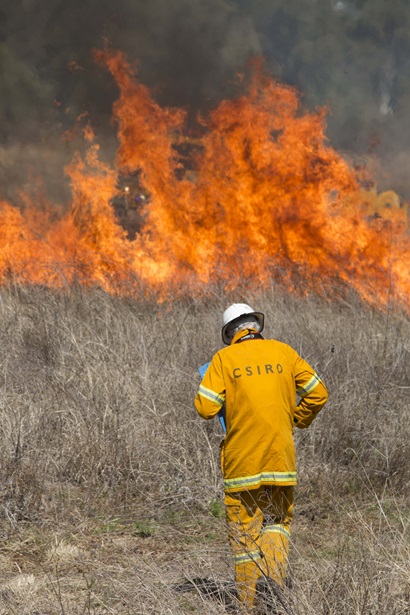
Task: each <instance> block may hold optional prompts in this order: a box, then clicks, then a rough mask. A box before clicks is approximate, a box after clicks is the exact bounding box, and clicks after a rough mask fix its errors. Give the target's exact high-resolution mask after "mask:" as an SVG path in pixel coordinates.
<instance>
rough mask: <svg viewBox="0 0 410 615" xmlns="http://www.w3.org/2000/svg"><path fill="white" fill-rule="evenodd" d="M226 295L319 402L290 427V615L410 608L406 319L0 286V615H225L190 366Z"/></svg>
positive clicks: (313, 307)
mask: <svg viewBox="0 0 410 615" xmlns="http://www.w3.org/2000/svg"><path fill="white" fill-rule="evenodd" d="M232 299H235V300H245V301H247V302H249V303H251V305H253V306H254V307H255V308H257V309H260V310H263V311H264V312H265V313H266V321H267V326H266V330H265V333H266V336H270V337H276V338H278V339H281V340H283V341H285V342H288V343H290V344H291V345H293V346H294V347H295V348H296V349H297V350H298V351H299V352H300V354H301V355H303V356H304V357H305V358H306V359H307V360H308V361H309V362H310V363H311V364H312V365H314V366H315V368H316V369H317V370H318V371H319V373H320V374H321V375H322V376H323V378H324V380H325V382H326V384H327V386H328V389H329V391H330V398H329V402H328V404H327V406H326V408H325V409H324V410H323V412H322V413H321V415H320V416H319V418H318V419H317V421H316V422H315V423H314V424H313V426H312V427H311V428H310V429H309V430H307V431H304V432H299V433H296V434H295V436H296V441H297V450H298V460H299V485H298V488H297V499H296V517H295V522H294V525H293V535H292V552H291V562H290V566H291V580H292V587H291V588H289V589H287V591H286V601H287V612H288V613H292V615H405V614H407V615H408V614H410V540H409V537H410V403H409V393H410V322H409V319H408V317H407V316H405V315H403V314H401V313H399V312H396V311H395V309H394V306H392V307H391V308H390V309H389V310H388V311H385V312H380V313H379V312H377V311H376V310H374V309H370V308H367V307H365V306H363V305H361V304H360V303H359V302H357V300H355V299H353V298H352V300H351V301H348V300H346V301H344V302H331V301H330V300H329V301H326V300H324V299H321V300H319V299H315V298H313V297H310V298H305V299H300V298H296V297H294V296H289V295H287V294H286V293H283V292H281V291H280V289H278V288H272V289H270V290H269V291H265V292H263V293H259V294H255V295H250V294H244V296H240V295H236V296H235V297H227V296H226V295H225V294H224V293H223V292H222V291H221V292H217V291H215V294H214V297H211V298H208V299H202V300H200V299H184V300H179V299H176V300H175V301H174V302H170V303H168V304H158V303H157V302H155V301H154V300H152V301H150V300H146V299H143V298H136V299H124V298H118V297H110V296H108V295H105V294H104V293H102V292H100V291H84V290H82V289H80V288H74V289H72V290H70V291H64V292H63V291H61V292H59V291H50V290H47V289H43V288H38V287H30V286H26V287H25V286H18V285H10V287H7V288H6V287H4V288H3V289H1V290H0V358H1V371H0V376H1V388H0V468H1V478H0V545H1V548H0V614H2V615H57V614H61V615H80V614H94V615H106V614H115V615H131V614H138V615H140V614H141V615H143V614H144V615H151V614H152V615H153V614H172V615H179V614H183V613H198V614H199V613H201V614H219V613H225V612H228V613H229V612H234V611H235V607H236V606H237V605H236V600H235V594H234V591H233V567H232V563H231V559H230V553H229V548H228V543H227V539H226V535H225V527H224V512H223V506H222V481H221V475H220V471H219V462H218V452H219V442H220V439H221V431H220V427H219V424H218V423H217V422H216V421H211V422H205V421H202V420H201V419H200V418H199V417H197V415H196V413H195V410H194V408H193V397H194V394H195V391H196V388H197V386H198V383H199V375H198V373H197V367H198V366H199V365H201V364H202V363H204V362H205V361H207V360H209V358H210V357H211V356H212V354H213V353H214V352H215V351H216V350H217V349H218V348H219V347H220V315H221V312H222V311H223V309H225V308H226V307H227V305H229V303H230V302H231V300H232Z"/></svg>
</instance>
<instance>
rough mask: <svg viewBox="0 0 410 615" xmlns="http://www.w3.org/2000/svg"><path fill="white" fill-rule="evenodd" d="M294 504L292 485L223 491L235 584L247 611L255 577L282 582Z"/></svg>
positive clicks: (252, 599)
mask: <svg viewBox="0 0 410 615" xmlns="http://www.w3.org/2000/svg"><path fill="white" fill-rule="evenodd" d="M293 506H294V501H293V487H292V486H283V487H282V486H275V485H267V486H264V487H259V488H258V489H252V490H248V491H237V492H234V493H225V507H226V520H227V523H228V532H229V541H230V545H231V549H232V553H233V557H234V562H235V577H236V584H237V589H238V595H239V600H240V601H241V602H242V605H243V607H244V608H245V609H246V612H251V610H252V607H253V603H254V599H255V592H256V583H257V580H258V578H260V577H269V578H270V579H273V580H274V581H276V582H277V583H278V584H279V585H280V586H283V585H284V582H285V578H286V571H287V565H288V551H289V539H290V524H291V522H292V518H293Z"/></svg>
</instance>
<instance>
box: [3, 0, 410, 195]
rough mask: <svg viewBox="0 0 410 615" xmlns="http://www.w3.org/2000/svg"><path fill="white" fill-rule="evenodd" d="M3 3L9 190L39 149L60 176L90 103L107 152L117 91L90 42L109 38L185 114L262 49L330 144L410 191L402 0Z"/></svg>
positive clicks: (212, 101)
mask: <svg viewBox="0 0 410 615" xmlns="http://www.w3.org/2000/svg"><path fill="white" fill-rule="evenodd" d="M3 4H4V5H5V6H2V8H1V9H0V88H1V92H2V96H1V97H0V148H1V155H0V181H1V183H2V185H3V189H2V193H3V194H2V195H1V196H3V195H5V194H7V193H9V192H10V190H11V188H10V184H11V183H16V182H17V184H18V183H20V184H21V183H22V181H23V179H24V172H25V171H24V169H25V168H26V167H28V166H30V168H31V170H32V172H34V171H35V169H34V170H33V160H34V162H39V161H42V162H41V164H40V165H39V167H41V169H43V168H44V169H45V172H46V174H48V175H49V178H50V180H51V182H52V183H53V182H54V183H57V182H56V177H57V175H58V174H57V175H56V173H55V170H54V168H55V163H56V161H57V160H60V159H62V160H66V158H67V150H66V149H65V146H61V145H60V143H61V142H62V136H63V134H64V132H65V131H66V130H67V129H69V128H70V127H71V126H72V125H73V124H74V123H75V121H76V118H77V117H78V116H79V115H80V114H82V113H84V112H87V113H88V114H89V117H90V119H91V121H92V124H93V126H94V127H95V129H96V131H97V134H98V139H99V141H100V142H101V141H102V142H103V143H104V152H105V153H106V155H107V156H110V155H111V153H112V151H113V150H114V149H115V133H114V129H113V127H112V125H111V124H110V116H111V107H112V104H113V102H114V100H115V99H116V97H117V95H118V91H117V88H116V85H115V83H114V82H113V80H112V78H111V76H110V75H109V74H108V72H107V71H105V70H104V68H103V67H99V66H96V64H95V63H94V61H93V59H92V50H93V49H94V48H101V47H103V46H104V45H105V44H106V42H107V41H108V42H109V44H110V45H111V46H112V47H114V48H118V49H121V50H123V51H124V52H125V53H126V54H127V55H128V57H129V58H130V60H131V61H134V62H136V63H138V72H139V76H140V78H141V80H142V81H143V82H144V83H145V84H146V85H148V86H149V87H150V88H151V89H152V90H153V92H154V94H155V97H156V98H157V100H158V101H159V102H160V103H161V104H163V105H167V106H178V107H182V108H184V109H185V110H186V111H187V112H188V121H189V125H193V124H194V123H195V119H196V117H197V115H198V113H206V112H207V110H208V109H210V108H212V107H214V106H215V105H216V104H217V103H218V102H219V101H220V100H221V99H222V98H226V97H231V96H235V95H237V94H238V92H240V85H239V81H238V79H237V74H238V73H240V72H241V71H243V70H244V67H245V65H246V62H247V61H248V60H249V58H251V57H253V56H255V55H263V56H264V58H265V65H266V67H267V68H268V69H269V70H270V71H271V73H272V74H273V76H274V77H276V78H278V79H280V80H281V81H283V82H285V83H287V84H290V85H294V86H295V87H296V88H297V89H298V90H299V92H300V93H301V98H302V101H303V104H304V105H305V106H306V107H308V108H314V107H316V106H322V105H327V106H328V107H329V110H330V112H329V116H328V133H327V134H328V136H329V139H330V142H331V144H332V145H334V146H335V147H336V148H338V149H339V150H340V151H343V152H345V153H346V155H347V156H362V157H366V158H368V157H371V158H372V159H373V158H375V157H376V158H377V160H378V162H380V166H381V168H382V169H384V170H385V175H386V177H385V178H384V181H385V183H386V184H387V185H388V186H389V187H391V188H393V189H394V188H395V187H396V186H397V189H399V190H400V191H402V193H403V196H405V197H409V196H410V180H409V179H408V178H407V173H406V171H405V167H406V166H407V162H406V161H407V158H408V154H407V152H408V151H410V147H409V146H410V143H409V139H410V137H409V136H408V134H409V133H408V131H407V126H408V124H409V112H408V109H409V108H410V88H409V85H408V80H407V77H406V76H407V74H408V69H409V62H410V60H409V59H408V58H410V42H409V40H408V37H407V34H406V32H407V31H408V28H409V27H410V11H409V10H408V9H407V10H406V7H405V6H404V4H405V3H390V4H387V3H385V1H384V0H360V2H359V1H358V0H343V1H337V2H336V0H315V1H312V2H306V1H305V0H172V1H170V0H71V1H70V2H67V0H43V1H42V2H41V3H38V2H35V0H15V1H14V2H13V3H11V2H9V3H3ZM402 5H403V6H402ZM403 127H405V128H406V130H403ZM27 144H30V147H29V146H28V145H27ZM33 147H37V148H38V155H37V156H33V155H32V152H33V150H32V148H33ZM43 150H45V151H46V153H45V154H43ZM8 151H10V156H8ZM28 151H29V152H30V155H27V156H26V155H25V153H27V152H28ZM43 159H44V160H43ZM393 160H395V161H397V164H393V163H392V161H393ZM403 161H404V162H403ZM38 170H40V168H39V169H38ZM60 175H61V173H60ZM12 191H13V190H12Z"/></svg>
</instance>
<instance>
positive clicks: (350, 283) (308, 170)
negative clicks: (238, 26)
mask: <svg viewBox="0 0 410 615" xmlns="http://www.w3.org/2000/svg"><path fill="white" fill-rule="evenodd" d="M96 58H97V60H98V61H99V62H100V63H103V64H105V65H106V66H107V67H108V69H109V70H110V71H111V73H112V75H113V76H114V78H115V80H116V82H117V84H118V87H119V91H120V94H119V98H118V100H117V102H116V103H115V105H114V110H113V111H114V119H115V121H116V124H117V126H118V138H119V148H118V151H117V155H116V161H115V167H114V168H111V167H110V166H109V165H107V164H105V163H102V162H101V161H100V160H99V158H98V147H97V145H95V143H94V137H93V135H92V133H91V130H90V128H88V129H87V132H86V135H85V136H86V138H87V140H88V141H89V150H88V153H87V154H86V156H85V157H84V158H83V157H81V156H80V155H79V154H77V155H76V156H75V157H74V160H73V161H72V163H71V164H70V165H69V167H68V168H67V169H66V172H67V175H68V178H69V180H70V184H71V190H72V203H71V206H70V208H69V209H68V211H67V212H66V214H65V215H64V216H63V217H61V219H60V220H58V221H57V222H55V221H53V220H52V218H51V217H50V216H49V217H47V216H45V215H44V218H43V219H42V222H39V220H38V219H37V218H38V216H37V218H36V216H35V213H34V211H35V208H33V207H32V206H31V207H26V209H25V210H24V212H23V213H20V212H19V211H18V210H16V209H15V208H13V207H11V206H10V205H8V204H7V203H2V204H0V222H1V226H0V240H2V241H1V242H0V245H1V248H0V276H1V278H2V279H3V280H5V279H6V278H7V277H8V276H10V275H12V276H15V277H17V278H18V279H22V280H30V281H34V282H41V283H43V284H50V285H59V284H60V285H61V284H62V283H63V281H64V282H67V283H71V282H73V281H74V280H79V281H81V282H82V283H84V284H88V285H89V284H98V285H99V286H101V287H103V288H104V289H105V290H107V291H109V292H113V291H117V292H118V290H120V291H121V292H124V293H125V292H129V291H130V290H132V288H133V285H134V284H135V283H136V282H137V281H138V283H141V282H142V283H143V284H144V285H146V286H147V287H148V288H151V289H155V290H158V291H159V292H160V293H161V294H162V295H163V296H164V295H166V293H167V292H171V291H172V293H173V294H175V293H177V292H182V293H184V292H190V293H192V292H202V293H203V292H206V289H207V288H209V287H210V286H212V285H214V284H218V285H220V284H223V285H224V286H225V287H226V288H227V289H229V290H233V289H235V288H236V287H238V286H240V285H242V284H244V283H245V284H246V283H248V282H249V283H251V284H252V288H255V286H257V287H259V288H263V287H264V286H265V285H267V284H269V283H270V281H271V280H272V279H275V280H280V281H282V282H284V283H287V284H289V286H290V287H291V288H295V287H297V289H298V290H299V292H301V293H310V292H317V293H327V294H334V293H336V292H338V289H339V290H340V289H343V288H348V289H354V290H355V291H356V292H357V293H359V295H360V296H361V297H362V298H363V299H365V300H367V301H369V302H371V303H374V304H378V305H386V304H387V303H388V302H389V301H390V300H391V299H392V297H393V298H394V299H395V300H396V301H397V302H399V303H400V304H401V305H402V306H404V307H406V308H407V309H410V300H409V297H410V292H409V291H410V282H409V271H410V239H409V235H408V233H407V231H406V227H407V221H406V214H405V209H404V208H403V207H402V206H401V204H400V202H399V201H398V202H397V203H395V201H394V198H393V197H394V196H396V197H397V195H394V193H392V192H389V193H385V195H387V196H386V199H387V200H386V202H384V201H382V200H381V196H380V195H377V192H374V191H372V190H370V191H369V190H367V191H366V190H363V189H362V188H361V183H360V177H359V175H358V172H357V171H355V170H354V169H352V168H351V167H350V166H349V165H348V164H347V162H346V161H344V160H343V159H342V157H341V156H340V155H338V154H337V152H335V151H334V150H333V149H332V148H331V147H330V146H329V145H328V144H327V142H326V138H325V134H324V132H325V111H324V110H319V111H317V112H315V113H304V112H302V111H301V109H300V107H299V101H298V97H297V94H296V92H295V91H294V90H293V89H292V88H289V87H286V86H284V85H280V84H278V83H275V82H274V81H273V80H272V79H270V78H269V77H268V76H266V75H265V74H264V73H263V71H262V69H261V67H257V66H256V67H255V69H254V72H253V76H252V78H251V80H250V84H249V86H248V89H247V92H246V94H244V95H243V96H241V97H240V98H238V99H236V100H229V101H228V100H226V101H223V102H222V103H221V104H220V105H219V106H218V107H217V108H216V109H215V110H214V111H213V112H212V113H211V114H210V116H209V118H207V119H206V120H204V119H202V120H201V123H202V133H203V136H202V137H201V139H200V141H199V145H200V147H197V148H196V150H195V154H192V156H193V157H194V170H193V172H191V174H188V173H187V172H185V169H184V168H183V165H182V164H181V162H180V160H179V157H178V151H177V148H176V147H175V145H176V143H178V142H181V141H183V139H184V129H185V114H184V112H183V111H181V110H179V109H168V108H162V107H161V106H160V105H158V103H157V102H155V100H154V99H153V98H152V96H151V94H150V92H149V90H148V89H147V88H146V87H145V86H144V85H142V84H141V83H139V81H138V80H137V78H136V76H135V75H134V72H133V70H132V68H131V66H130V65H129V63H128V62H127V60H126V58H125V57H124V55H123V54H122V53H121V52H114V51H111V50H108V51H98V52H96ZM136 172H139V174H140V175H139V181H140V183H141V188H142V189H143V190H144V192H145V193H146V194H148V195H149V200H147V201H146V202H145V204H144V205H143V206H142V207H141V212H140V213H141V216H142V219H143V224H142V228H141V229H140V232H139V233H138V234H137V236H136V238H135V239H134V240H130V239H129V238H128V237H127V235H126V233H125V232H124V231H123V230H122V228H121V226H120V224H119V222H118V220H117V219H116V216H115V212H114V208H113V205H112V202H113V199H114V197H115V196H116V192H117V188H116V186H117V183H118V174H119V173H121V174H132V173H136ZM388 195H390V197H389V198H388ZM392 195H393V197H392ZM387 201H388V202H387ZM43 210H44V207H43Z"/></svg>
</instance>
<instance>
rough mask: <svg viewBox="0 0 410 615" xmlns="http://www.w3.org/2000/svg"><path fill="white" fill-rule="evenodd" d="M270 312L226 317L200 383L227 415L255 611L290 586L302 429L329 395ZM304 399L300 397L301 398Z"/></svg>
mask: <svg viewBox="0 0 410 615" xmlns="http://www.w3.org/2000/svg"><path fill="white" fill-rule="evenodd" d="M263 327H264V315H263V314H262V313H261V312H255V311H254V310H253V309H252V308H251V307H250V306H249V305H247V304H243V303H237V304H233V305H231V306H230V307H229V308H228V309H227V310H225V312H224V314H223V326H222V340H223V342H224V343H225V344H226V345H227V347H226V348H223V349H222V350H220V351H219V352H217V353H216V354H215V355H214V357H213V359H212V361H211V363H210V365H209V367H208V369H207V371H206V372H205V375H204V377H203V379H202V382H201V384H200V386H199V389H198V392H197V395H196V397H195V407H196V410H197V411H198V413H199V414H200V416H201V417H202V418H204V419H212V418H213V417H215V416H216V415H217V414H218V413H220V412H221V411H224V413H225V417H224V418H225V423H226V436H225V439H224V441H223V442H222V445H221V448H222V454H221V465H222V473H223V478H224V488H225V500H224V502H225V508H226V520H227V525H228V534H229V541H230V545H231V549H232V553H233V558H234V562H235V577H236V584H237V589H238V595H239V599H240V601H241V603H242V605H243V608H244V609H245V612H251V611H252V608H253V605H254V601H255V596H256V594H257V593H259V589H262V588H263V587H265V589H266V585H267V586H268V587H272V586H273V587H276V588H278V592H279V593H278V595H279V594H280V591H281V590H280V588H281V587H283V586H284V583H285V578H286V570H287V559H288V548H289V538H290V525H291V521H292V516H293V506H294V500H293V489H294V486H295V485H296V458H295V446H294V442H293V430H294V427H295V426H296V427H298V428H300V429H304V428H306V427H309V425H310V424H311V423H312V421H313V420H314V419H315V418H316V416H317V414H318V413H319V411H320V410H321V409H322V408H323V406H324V404H325V403H326V400H327V397H328V393H327V390H326V388H325V385H324V384H323V382H322V380H321V379H320V377H319V376H318V375H317V374H316V373H315V371H314V369H312V367H310V365H309V364H308V363H307V362H306V361H304V360H303V359H302V358H301V357H300V356H299V355H298V353H297V352H296V351H295V350H294V349H293V348H291V347H290V346H288V345H287V344H284V343H282V342H279V341H276V340H268V339H264V338H263V337H262V335H261V332H262V330H263ZM297 399H299V402H298V403H296V402H297Z"/></svg>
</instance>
